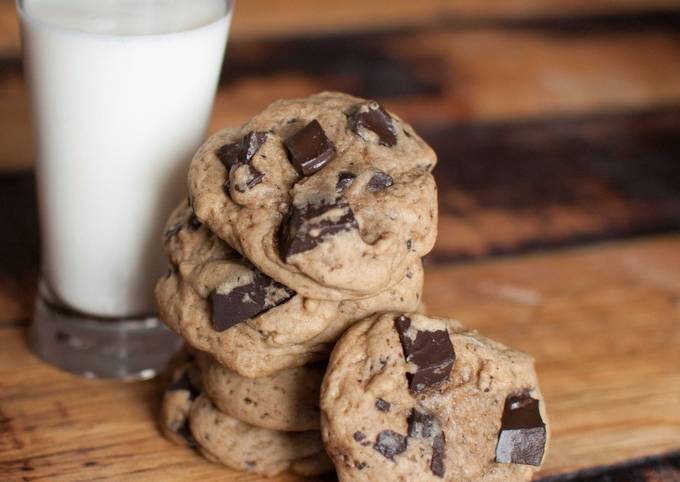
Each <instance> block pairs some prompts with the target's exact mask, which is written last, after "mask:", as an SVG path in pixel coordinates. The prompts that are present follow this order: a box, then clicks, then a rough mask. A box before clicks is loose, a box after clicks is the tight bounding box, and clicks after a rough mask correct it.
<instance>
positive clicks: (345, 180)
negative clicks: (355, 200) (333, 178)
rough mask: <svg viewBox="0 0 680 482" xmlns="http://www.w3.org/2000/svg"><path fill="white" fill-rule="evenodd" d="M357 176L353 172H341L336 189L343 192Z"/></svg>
mask: <svg viewBox="0 0 680 482" xmlns="http://www.w3.org/2000/svg"><path fill="white" fill-rule="evenodd" d="M355 178H356V176H355V175H354V174H352V173H351V172H341V173H340V174H338V182H337V183H336V184H335V190H336V191H337V192H342V191H344V190H345V189H347V188H348V187H350V186H351V185H352V183H353V182H354V179H355Z"/></svg>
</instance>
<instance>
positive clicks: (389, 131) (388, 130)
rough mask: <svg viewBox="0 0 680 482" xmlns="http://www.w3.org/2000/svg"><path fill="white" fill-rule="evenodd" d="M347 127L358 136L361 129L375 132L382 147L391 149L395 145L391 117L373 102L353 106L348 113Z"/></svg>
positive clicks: (395, 140)
mask: <svg viewBox="0 0 680 482" xmlns="http://www.w3.org/2000/svg"><path fill="white" fill-rule="evenodd" d="M349 127H350V129H352V130H353V131H354V132H355V133H357V134H359V135H360V132H359V130H360V128H362V127H363V128H364V129H368V130H370V131H373V132H375V133H376V134H377V136H378V140H379V141H380V144H382V145H383V146H387V147H392V146H394V145H395V144H396V143H397V129H396V128H395V127H394V122H393V121H392V117H391V116H390V115H389V114H388V113H387V111H386V110H385V109H384V108H383V107H382V106H381V105H380V104H378V103H377V102H375V101H369V102H365V103H361V104H357V105H355V106H354V107H353V108H352V110H351V111H350V113H349Z"/></svg>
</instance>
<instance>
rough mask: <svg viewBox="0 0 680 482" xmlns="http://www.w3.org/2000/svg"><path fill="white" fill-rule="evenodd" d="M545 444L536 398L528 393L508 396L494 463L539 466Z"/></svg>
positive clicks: (542, 423) (544, 433)
mask: <svg viewBox="0 0 680 482" xmlns="http://www.w3.org/2000/svg"><path fill="white" fill-rule="evenodd" d="M545 443H546V430H545V423H544V422H543V419H542V418H541V412H540V410H539V402H538V400H536V399H534V398H531V396H530V395H529V394H528V393H520V394H514V395H509V396H508V397H507V398H506V399H505V407H504V409H503V418H502V419H501V430H500V433H499V434H498V445H497V446H496V462H502V463H511V464H525V465H535V466H539V465H541V461H542V460H543V452H544V451H545Z"/></svg>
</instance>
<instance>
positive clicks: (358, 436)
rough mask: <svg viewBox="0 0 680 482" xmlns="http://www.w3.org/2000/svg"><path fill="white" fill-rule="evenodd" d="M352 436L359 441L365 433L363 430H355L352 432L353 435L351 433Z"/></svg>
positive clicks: (363, 437) (364, 436)
mask: <svg viewBox="0 0 680 482" xmlns="http://www.w3.org/2000/svg"><path fill="white" fill-rule="evenodd" d="M352 437H353V438H354V440H356V441H357V442H361V441H362V440H363V439H365V438H366V434H365V433H364V432H359V431H356V432H354V435H352Z"/></svg>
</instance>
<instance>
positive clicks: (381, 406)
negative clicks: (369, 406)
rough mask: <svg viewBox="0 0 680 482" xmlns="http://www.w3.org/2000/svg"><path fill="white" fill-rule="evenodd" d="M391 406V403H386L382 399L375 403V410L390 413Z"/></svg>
mask: <svg viewBox="0 0 680 482" xmlns="http://www.w3.org/2000/svg"><path fill="white" fill-rule="evenodd" d="M391 406H392V405H390V403H389V402H386V401H385V400H383V399H382V398H379V399H377V400H376V401H375V408H377V409H378V410H380V411H381V412H389V411H390V407H391Z"/></svg>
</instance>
